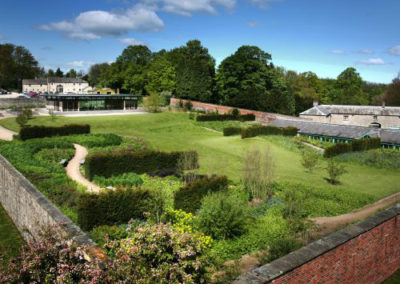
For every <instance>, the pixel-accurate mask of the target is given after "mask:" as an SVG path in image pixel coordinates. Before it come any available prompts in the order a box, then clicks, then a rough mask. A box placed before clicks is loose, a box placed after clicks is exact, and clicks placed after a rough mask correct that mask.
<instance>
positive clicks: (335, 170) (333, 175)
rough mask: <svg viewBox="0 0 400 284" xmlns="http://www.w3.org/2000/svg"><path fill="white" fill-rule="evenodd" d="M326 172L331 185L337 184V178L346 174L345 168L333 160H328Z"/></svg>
mask: <svg viewBox="0 0 400 284" xmlns="http://www.w3.org/2000/svg"><path fill="white" fill-rule="evenodd" d="M326 170H327V172H328V176H329V179H328V181H329V182H330V183H331V184H338V183H339V180H338V179H339V177H340V176H342V175H343V174H345V173H347V170H346V168H345V166H344V165H342V164H340V163H338V162H337V161H335V160H334V159H329V160H328V166H327V167H326Z"/></svg>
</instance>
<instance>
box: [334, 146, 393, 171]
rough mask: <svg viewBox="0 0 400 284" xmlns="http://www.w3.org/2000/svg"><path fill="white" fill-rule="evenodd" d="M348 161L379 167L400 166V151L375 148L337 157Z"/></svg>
mask: <svg viewBox="0 0 400 284" xmlns="http://www.w3.org/2000/svg"><path fill="white" fill-rule="evenodd" d="M335 159H336V160H340V161H342V162H346V163H355V164H358V165H363V166H365V165H368V166H372V167H376V168H379V169H398V168H400V152H399V151H398V150H395V149H375V150H369V151H364V152H352V153H346V154H343V155H340V156H337V157H335Z"/></svg>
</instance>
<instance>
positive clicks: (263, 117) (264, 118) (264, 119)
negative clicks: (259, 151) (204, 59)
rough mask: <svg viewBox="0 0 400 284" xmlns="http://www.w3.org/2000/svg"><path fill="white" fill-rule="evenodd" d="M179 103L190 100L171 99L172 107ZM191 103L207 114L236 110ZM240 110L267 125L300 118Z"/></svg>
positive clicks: (227, 107)
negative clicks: (273, 121) (275, 121)
mask: <svg viewBox="0 0 400 284" xmlns="http://www.w3.org/2000/svg"><path fill="white" fill-rule="evenodd" d="M179 101H182V103H183V104H185V103H186V102H188V100H182V99H177V98H171V100H170V105H172V106H177V105H178V104H179ZM190 102H191V103H192V105H193V109H195V110H200V111H206V112H218V113H219V114H224V113H229V112H231V111H232V110H233V109H234V107H230V106H223V105H215V104H209V103H202V102H196V101H190ZM238 110H239V111H240V113H241V114H250V113H252V114H254V115H255V116H256V120H257V121H260V122H265V123H267V122H269V121H271V120H275V119H290V120H293V119H299V118H298V117H295V116H289V115H283V114H277V113H269V112H262V111H256V110H249V109H244V108H238ZM302 120H303V119H302Z"/></svg>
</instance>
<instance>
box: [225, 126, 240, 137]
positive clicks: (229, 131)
mask: <svg viewBox="0 0 400 284" xmlns="http://www.w3.org/2000/svg"><path fill="white" fill-rule="evenodd" d="M240 133H242V128H241V127H225V128H224V136H232V135H239V134H240Z"/></svg>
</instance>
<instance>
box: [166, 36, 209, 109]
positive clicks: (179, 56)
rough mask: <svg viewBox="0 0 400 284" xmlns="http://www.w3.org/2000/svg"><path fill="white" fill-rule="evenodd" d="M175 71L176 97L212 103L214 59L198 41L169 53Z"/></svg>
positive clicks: (188, 43) (189, 42) (192, 41)
mask: <svg viewBox="0 0 400 284" xmlns="http://www.w3.org/2000/svg"><path fill="white" fill-rule="evenodd" d="M168 58H169V60H170V62H171V63H172V64H173V65H174V66H175V70H176V96H177V97H178V98H182V99H190V100H198V101H204V102H214V101H216V100H215V97H214V92H213V86H214V76H215V59H214V58H213V57H212V56H211V55H210V54H209V53H208V49H207V48H205V47H203V46H202V45H201V42H200V41H198V40H191V41H188V42H187V43H186V45H185V46H182V47H180V48H176V49H174V50H172V51H171V52H169V54H168Z"/></svg>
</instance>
